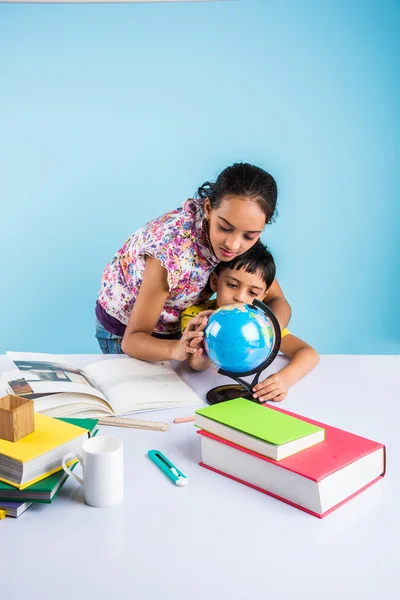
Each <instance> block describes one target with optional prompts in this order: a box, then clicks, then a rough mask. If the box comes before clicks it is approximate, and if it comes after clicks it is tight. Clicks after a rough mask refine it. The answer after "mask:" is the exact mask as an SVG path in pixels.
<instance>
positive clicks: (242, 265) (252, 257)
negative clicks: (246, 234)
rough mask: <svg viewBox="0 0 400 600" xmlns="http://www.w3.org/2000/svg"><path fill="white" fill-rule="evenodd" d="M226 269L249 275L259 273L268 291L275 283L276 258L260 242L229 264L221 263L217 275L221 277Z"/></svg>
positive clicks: (216, 270) (216, 271) (217, 268)
mask: <svg viewBox="0 0 400 600" xmlns="http://www.w3.org/2000/svg"><path fill="white" fill-rule="evenodd" d="M224 269H236V270H239V269H244V270H245V271H247V273H257V274H259V275H260V276H261V278H262V280H263V281H264V283H265V285H266V286H267V289H268V288H269V287H270V286H271V284H272V282H273V281H274V279H275V273H276V266H275V261H274V257H273V256H272V254H271V252H269V250H268V248H267V247H266V246H264V244H263V243H262V242H260V241H258V242H256V243H255V244H254V246H252V247H251V248H250V249H249V250H247V252H245V253H244V254H240V255H239V256H236V257H235V258H233V259H232V260H230V261H229V262H220V263H219V264H218V265H217V267H216V268H215V273H217V275H219V274H220V273H221V272H222V271H223V270H224Z"/></svg>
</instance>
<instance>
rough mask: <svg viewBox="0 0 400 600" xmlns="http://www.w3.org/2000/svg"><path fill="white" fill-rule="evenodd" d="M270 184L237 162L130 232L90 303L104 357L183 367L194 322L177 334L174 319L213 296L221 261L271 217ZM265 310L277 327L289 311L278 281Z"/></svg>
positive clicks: (273, 193) (249, 242) (197, 322)
mask: <svg viewBox="0 0 400 600" xmlns="http://www.w3.org/2000/svg"><path fill="white" fill-rule="evenodd" d="M276 200H277V188H276V183H275V180H274V178H273V177H272V176H271V175H269V173H266V172H265V171H263V170H262V169H260V168H259V167H256V166H253V165H249V164H247V163H237V164H234V165H232V166H230V167H228V168H226V169H225V170H224V171H222V173H221V174H220V175H219V176H218V178H217V180H216V182H215V183H214V184H212V183H209V182H207V183H205V184H204V185H203V186H202V187H200V188H199V189H198V192H197V195H196V198H193V199H189V200H187V201H186V202H184V204H183V206H181V207H180V208H177V209H176V210H173V211H170V212H168V213H165V214H164V215H162V216H161V217H159V218H158V219H154V220H153V221H150V222H149V223H147V224H146V225H144V226H143V227H141V228H140V229H138V230H137V231H136V233H134V234H133V235H132V236H131V237H130V238H129V239H128V241H127V242H125V244H124V245H123V246H122V248H121V249H120V250H119V251H118V252H117V253H116V255H115V256H114V258H113V259H112V260H111V262H110V263H109V264H108V265H107V267H106V268H105V271H104V273H103V277H102V282H101V289H100V292H99V296H98V300H97V304H96V317H97V322H96V337H97V338H98V341H99V344H100V348H101V350H102V352H104V353H109V352H112V353H115V352H117V353H121V352H123V353H125V354H128V355H129V356H132V357H135V358H140V359H142V360H149V361H161V360H178V361H183V360H186V359H188V358H189V356H190V355H191V354H193V353H194V352H196V348H195V347H194V348H193V347H191V346H190V343H191V341H192V340H194V339H195V338H196V337H197V336H198V335H201V331H200V330H198V328H200V329H202V327H201V323H202V320H201V318H194V319H192V320H191V322H190V325H189V326H188V327H187V328H186V330H185V332H184V333H183V335H182V336H180V323H179V319H180V313H181V311H182V310H184V309H185V308H187V307H188V306H192V305H194V304H200V303H202V302H204V301H205V300H207V298H208V297H209V296H210V295H211V293H212V292H211V290H209V289H208V288H207V281H208V278H209V275H210V273H211V272H212V271H213V270H214V269H215V267H216V266H217V265H218V264H219V262H221V261H224V262H225V261H226V262H228V261H230V260H232V259H233V258H234V257H236V256H239V255H240V254H243V253H244V252H246V250H248V249H249V248H250V247H251V246H253V245H254V244H255V243H256V242H257V240H258V239H259V237H260V235H261V233H262V231H263V229H264V227H265V225H266V223H269V222H270V221H271V220H272V218H273V216H274V213H275V209H276ZM268 304H269V305H270V307H271V310H272V311H273V312H274V313H275V315H276V316H277V319H278V320H279V323H280V325H281V327H282V328H283V327H286V325H287V324H288V322H289V319H290V315H291V309H290V306H289V304H288V303H287V301H286V299H285V297H284V296H283V293H282V291H281V289H280V287H279V284H278V282H277V281H276V280H274V282H273V283H272V285H271V287H270V289H269V295H268Z"/></svg>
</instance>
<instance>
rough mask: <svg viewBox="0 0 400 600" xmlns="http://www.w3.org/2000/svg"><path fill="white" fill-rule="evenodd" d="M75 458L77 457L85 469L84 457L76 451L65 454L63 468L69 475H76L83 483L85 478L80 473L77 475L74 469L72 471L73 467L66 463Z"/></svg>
mask: <svg viewBox="0 0 400 600" xmlns="http://www.w3.org/2000/svg"><path fill="white" fill-rule="evenodd" d="M74 458H76V459H77V460H78V461H79V462H80V463H81V465H82V469H83V458H82V456H81V455H80V454H77V453H76V452H69V453H68V454H66V455H65V456H63V458H62V461H61V464H62V468H63V469H64V471H65V472H66V473H68V475H72V477H74V478H75V479H76V481H77V482H78V483H80V484H81V485H83V480H82V479H81V478H80V477H79V476H78V475H76V474H75V473H74V472H73V471H71V469H70V468H69V467H68V466H67V465H66V463H67V462H69V461H70V460H73V459H74Z"/></svg>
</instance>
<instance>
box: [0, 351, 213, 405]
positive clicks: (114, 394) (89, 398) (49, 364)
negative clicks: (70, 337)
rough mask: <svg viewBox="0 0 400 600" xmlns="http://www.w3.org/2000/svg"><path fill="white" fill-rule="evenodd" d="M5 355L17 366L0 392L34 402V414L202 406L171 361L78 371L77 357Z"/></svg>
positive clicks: (113, 362) (130, 361)
mask: <svg viewBox="0 0 400 600" xmlns="http://www.w3.org/2000/svg"><path fill="white" fill-rule="evenodd" d="M7 355H8V356H9V357H10V358H11V360H12V361H13V362H14V364H15V367H16V368H15V369H14V370H11V371H5V372H3V374H2V377H1V380H0V388H1V390H2V391H4V392H5V393H8V394H15V395H16V396H22V397H23V398H28V399H31V400H34V402H35V411H37V412H40V413H43V414H45V415H49V416H51V417H101V416H113V415H115V416H121V415H126V414H129V413H132V412H139V411H145V410H156V409H159V408H173V407H179V406H186V405H194V404H200V403H202V400H201V399H200V398H199V396H197V394H196V393H195V392H194V391H193V390H192V388H191V387H189V386H188V385H187V384H186V383H185V382H184V381H183V380H182V379H181V378H180V377H179V376H178V375H177V374H176V373H175V371H174V370H173V369H172V367H171V366H170V365H169V363H163V362H158V363H152V362H146V361H142V360H137V359H135V358H129V357H118V358H110V359H108V360H99V361H96V362H94V363H91V364H89V365H86V366H85V367H84V368H83V369H80V368H78V367H77V366H76V365H74V364H73V362H71V359H72V360H73V355H72V356H68V355H66V356H63V355H54V354H41V353H30V352H7Z"/></svg>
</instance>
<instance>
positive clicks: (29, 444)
mask: <svg viewBox="0 0 400 600" xmlns="http://www.w3.org/2000/svg"><path fill="white" fill-rule="evenodd" d="M34 418H35V431H34V432H33V433H30V434H29V435H27V436H25V437H24V438H22V439H20V440H18V441H17V442H9V441H7V440H3V439H0V481H4V482H5V483H8V484H10V485H13V486H14V487H17V488H18V489H20V490H23V489H24V488H26V487H29V486H30V485H32V484H33V483H36V482H37V481H40V480H41V479H44V478H45V477H47V476H48V475H50V474H51V473H55V472H56V471H60V470H61V469H62V466H61V459H62V457H63V456H64V455H65V454H67V453H68V452H80V449H81V446H82V443H83V442H84V441H85V440H86V439H87V438H88V436H89V430H87V429H82V427H78V426H77V425H72V424H70V423H66V422H64V421H59V420H58V419H53V418H52V417H48V416H46V415H42V414H40V413H35V415H34ZM72 462H73V461H72Z"/></svg>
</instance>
